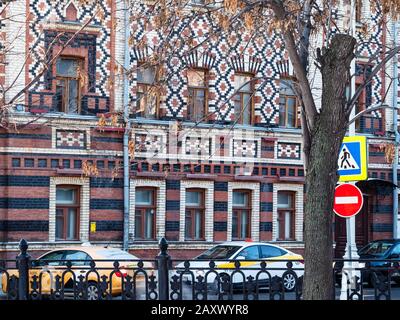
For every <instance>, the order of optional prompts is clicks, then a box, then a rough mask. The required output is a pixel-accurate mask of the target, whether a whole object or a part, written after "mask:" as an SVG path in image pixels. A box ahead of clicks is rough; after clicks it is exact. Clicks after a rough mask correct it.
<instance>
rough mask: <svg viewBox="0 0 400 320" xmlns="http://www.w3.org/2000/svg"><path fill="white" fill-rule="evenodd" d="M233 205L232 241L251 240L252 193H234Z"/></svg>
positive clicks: (240, 191) (244, 191)
mask: <svg viewBox="0 0 400 320" xmlns="http://www.w3.org/2000/svg"><path fill="white" fill-rule="evenodd" d="M232 196H233V199H232V200H233V203H232V239H234V240H239V239H240V240H245V239H246V238H250V217H251V198H250V196H251V192H250V191H247V190H243V191H242V190H237V191H233V195H232Z"/></svg>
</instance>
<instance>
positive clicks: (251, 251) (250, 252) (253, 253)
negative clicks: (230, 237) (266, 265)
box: [237, 246, 260, 260]
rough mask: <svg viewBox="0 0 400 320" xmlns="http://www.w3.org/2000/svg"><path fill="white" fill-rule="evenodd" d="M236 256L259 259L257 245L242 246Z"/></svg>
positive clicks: (245, 258)
mask: <svg viewBox="0 0 400 320" xmlns="http://www.w3.org/2000/svg"><path fill="white" fill-rule="evenodd" d="M237 258H239V259H243V258H244V260H258V259H260V254H259V251H258V246H251V247H247V248H244V249H243V250H242V251H240V252H239V254H238V255H237Z"/></svg>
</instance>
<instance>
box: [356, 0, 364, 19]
mask: <svg viewBox="0 0 400 320" xmlns="http://www.w3.org/2000/svg"><path fill="white" fill-rule="evenodd" d="M355 2H356V3H355V7H356V22H361V19H362V0H355Z"/></svg>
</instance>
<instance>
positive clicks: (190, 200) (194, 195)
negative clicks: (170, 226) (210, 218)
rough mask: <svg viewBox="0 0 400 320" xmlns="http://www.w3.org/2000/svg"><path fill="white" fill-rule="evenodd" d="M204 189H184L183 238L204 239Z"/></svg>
mask: <svg viewBox="0 0 400 320" xmlns="http://www.w3.org/2000/svg"><path fill="white" fill-rule="evenodd" d="M204 215H205V205H204V190H196V189H189V190H187V191H186V211H185V239H187V240H204V238H205V237H204Z"/></svg>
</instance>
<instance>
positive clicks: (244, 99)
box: [234, 74, 253, 125]
mask: <svg viewBox="0 0 400 320" xmlns="http://www.w3.org/2000/svg"><path fill="white" fill-rule="evenodd" d="M252 78H253V77H252V76H251V75H243V74H236V75H235V92H236V95H235V96H234V104H235V122H236V123H238V124H247V125H249V124H251V123H252V112H253V98H252V95H253V85H252V83H251V82H249V81H250V80H251V79H252Z"/></svg>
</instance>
